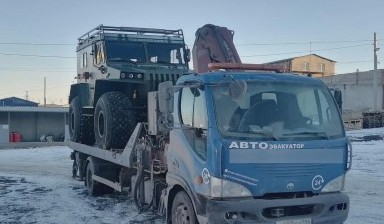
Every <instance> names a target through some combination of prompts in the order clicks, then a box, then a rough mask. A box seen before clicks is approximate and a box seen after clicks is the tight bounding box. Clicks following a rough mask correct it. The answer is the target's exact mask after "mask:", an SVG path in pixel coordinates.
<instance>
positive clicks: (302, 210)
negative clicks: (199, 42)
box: [165, 71, 351, 223]
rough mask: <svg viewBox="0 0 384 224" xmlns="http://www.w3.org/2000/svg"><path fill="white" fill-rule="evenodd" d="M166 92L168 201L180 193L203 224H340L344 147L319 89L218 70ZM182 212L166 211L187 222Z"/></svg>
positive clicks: (311, 82) (313, 83)
mask: <svg viewBox="0 0 384 224" xmlns="http://www.w3.org/2000/svg"><path fill="white" fill-rule="evenodd" d="M173 89H174V92H175V93H174V96H173V99H174V100H173V102H174V110H173V114H172V117H173V119H172V120H173V122H174V126H173V128H172V129H171V131H170V134H169V136H170V141H169V146H168V147H167V150H166V151H165V153H166V158H167V167H168V172H167V183H168V184H169V185H168V192H169V193H168V195H169V199H168V201H175V200H174V199H175V198H176V197H177V195H178V193H179V192H183V191H184V192H187V194H188V196H189V198H190V202H191V204H192V205H193V209H194V211H195V213H196V216H193V215H191V217H192V216H193V218H196V219H197V220H199V222H200V223H206V222H208V223H222V222H223V223H237V222H238V223H342V222H344V221H345V220H346V218H347V214H348V210H349V199H348V197H347V196H346V195H345V194H344V193H341V191H342V190H343V188H344V180H345V174H346V172H347V170H348V169H349V168H350V162H351V160H350V158H351V151H350V150H351V149H350V147H349V146H348V139H347V137H346V135H345V131H344V127H343V123H342V120H341V116H340V111H339V110H338V107H337V104H336V103H335V100H334V98H333V97H332V95H331V93H330V91H329V90H328V89H327V87H326V86H325V85H324V84H323V83H322V82H321V81H319V80H316V79H313V78H309V77H301V76H297V75H292V74H284V73H282V74H271V73H266V72H239V71H227V72H224V71H215V72H209V73H203V74H193V75H187V76H183V77H181V78H180V79H179V80H178V82H177V84H176V86H174V87H173ZM181 189H183V190H181ZM187 204H188V203H187V202H185V203H179V204H176V206H175V204H173V206H172V205H171V204H169V205H168V208H172V210H171V209H169V211H168V217H169V219H171V220H173V221H174V220H180V219H183V217H186V216H185V215H183V214H184V213H183V212H180V211H183V209H185V207H188V206H186V205H187ZM177 205H179V207H178V206H177ZM178 208H179V209H178ZM174 216H175V217H174ZM284 220H285V222H283V221H284ZM287 220H290V221H291V222H286V221H287Z"/></svg>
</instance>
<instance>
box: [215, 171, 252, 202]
mask: <svg viewBox="0 0 384 224" xmlns="http://www.w3.org/2000/svg"><path fill="white" fill-rule="evenodd" d="M210 183H211V197H214V198H228V197H251V196H252V193H251V192H250V191H249V190H248V189H247V188H246V187H244V186H243V185H241V184H238V183H234V182H232V181H228V180H223V179H220V178H216V177H212V176H211V177H210Z"/></svg>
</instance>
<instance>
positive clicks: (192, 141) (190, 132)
mask: <svg viewBox="0 0 384 224" xmlns="http://www.w3.org/2000/svg"><path fill="white" fill-rule="evenodd" d="M206 114H207V111H206V105H205V93H204V90H202V89H199V88H195V87H193V88H190V87H188V88H184V89H183V90H182V92H181V100H180V118H181V122H182V126H183V127H184V128H183V132H184V135H185V136H186V138H187V141H188V143H189V145H190V146H191V147H192V149H193V151H194V152H195V153H196V155H197V156H199V157H200V158H201V159H202V160H206V158H207V135H206V132H207V115H206Z"/></svg>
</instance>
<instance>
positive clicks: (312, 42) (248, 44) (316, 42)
mask: <svg viewBox="0 0 384 224" xmlns="http://www.w3.org/2000/svg"><path fill="white" fill-rule="evenodd" d="M372 41H373V40H340V41H308V42H280V43H247V44H237V46H250V45H261V46H263V45H267V46H270V45H308V44H339V43H357V42H372Z"/></svg>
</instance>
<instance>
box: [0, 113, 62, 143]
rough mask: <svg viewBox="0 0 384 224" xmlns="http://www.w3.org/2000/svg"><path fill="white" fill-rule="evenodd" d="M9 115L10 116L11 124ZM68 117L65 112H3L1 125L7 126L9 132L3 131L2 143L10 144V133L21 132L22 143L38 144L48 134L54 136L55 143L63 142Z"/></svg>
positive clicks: (0, 116) (0, 119)
mask: <svg viewBox="0 0 384 224" xmlns="http://www.w3.org/2000/svg"><path fill="white" fill-rule="evenodd" d="M8 114H10V122H9V123H8ZM67 117H68V115H67V113H65V112H28V111H27V112H19V111H16V112H15V111H11V112H4V111H2V112H0V125H7V127H9V131H8V130H7V131H5V130H2V132H1V136H0V138H1V139H2V142H4V141H3V140H4V139H6V141H7V142H8V138H9V134H10V133H12V132H19V133H20V134H21V135H22V139H21V141H22V142H38V141H40V137H41V136H43V135H47V134H53V136H54V141H61V140H63V139H64V135H65V123H66V122H67V121H66V118H67ZM1 127H2V126H1ZM6 132H7V133H6Z"/></svg>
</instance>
